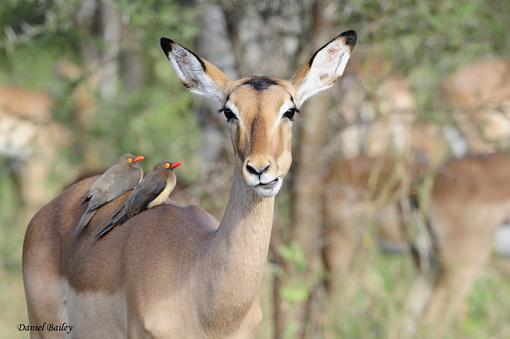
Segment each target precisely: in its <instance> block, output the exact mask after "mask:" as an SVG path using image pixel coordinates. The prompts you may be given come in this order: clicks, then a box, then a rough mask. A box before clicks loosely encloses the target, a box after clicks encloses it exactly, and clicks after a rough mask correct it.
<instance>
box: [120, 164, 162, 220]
mask: <svg viewBox="0 0 510 339" xmlns="http://www.w3.org/2000/svg"><path fill="white" fill-rule="evenodd" d="M165 187H166V177H165V176H164V175H161V174H158V173H156V172H151V173H149V174H148V175H147V176H146V177H145V178H144V179H143V180H142V181H141V182H140V183H139V184H138V185H137V186H136V188H135V189H134V190H133V193H132V195H131V196H130V197H129V204H128V206H127V208H128V209H127V214H128V216H129V217H132V216H134V215H136V214H138V213H140V212H142V211H144V210H145V209H146V208H147V206H148V205H149V204H150V202H151V201H152V200H154V199H156V197H157V196H158V195H159V194H160V193H161V192H162V191H163V190H164V189H165Z"/></svg>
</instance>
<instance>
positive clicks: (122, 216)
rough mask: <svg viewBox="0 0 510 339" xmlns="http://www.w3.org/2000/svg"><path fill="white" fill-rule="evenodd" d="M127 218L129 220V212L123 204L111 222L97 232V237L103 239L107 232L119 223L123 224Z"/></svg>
mask: <svg viewBox="0 0 510 339" xmlns="http://www.w3.org/2000/svg"><path fill="white" fill-rule="evenodd" d="M126 220H127V213H126V210H125V208H124V206H123V207H122V208H121V209H119V210H118V211H117V212H116V213H115V214H114V215H113V216H112V220H111V221H110V223H109V224H108V225H106V226H105V227H103V228H102V229H101V230H100V231H99V232H97V234H96V239H98V240H99V239H101V238H102V237H104V236H105V235H106V233H108V232H110V231H111V230H112V228H114V227H115V226H117V225H120V224H122V223H123V222H124V221H126Z"/></svg>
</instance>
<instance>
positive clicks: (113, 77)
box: [99, 0, 122, 100]
mask: <svg viewBox="0 0 510 339" xmlns="http://www.w3.org/2000/svg"><path fill="white" fill-rule="evenodd" d="M101 9H102V10H101V26H102V42H103V57H102V67H101V76H100V82H99V91H100V93H101V96H102V97H103V98H104V99H107V100H111V99H112V98H114V97H115V96H116V95H117V92H118V87H117V86H118V83H119V52H120V41H121V37H122V23H121V20H120V13H119V10H118V9H117V7H116V3H115V1H114V0H101Z"/></svg>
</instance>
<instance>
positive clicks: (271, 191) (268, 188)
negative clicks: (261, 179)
mask: <svg viewBox="0 0 510 339" xmlns="http://www.w3.org/2000/svg"><path fill="white" fill-rule="evenodd" d="M282 183H283V179H281V178H279V179H278V181H277V182H276V183H275V184H274V185H257V186H252V189H253V190H254V191H255V193H257V195H258V196H259V197H262V198H270V197H274V196H275V195H277V194H278V192H280V189H281V188H282Z"/></svg>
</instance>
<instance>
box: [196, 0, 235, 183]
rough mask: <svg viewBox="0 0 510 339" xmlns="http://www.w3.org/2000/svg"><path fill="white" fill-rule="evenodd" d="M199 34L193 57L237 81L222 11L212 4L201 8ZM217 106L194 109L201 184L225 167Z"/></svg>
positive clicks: (206, 104)
mask: <svg viewBox="0 0 510 339" xmlns="http://www.w3.org/2000/svg"><path fill="white" fill-rule="evenodd" d="M199 29H200V34H199V36H198V40H197V53H198V55H200V56H202V57H203V58H205V59H208V60H211V61H212V62H213V63H214V64H215V65H216V66H218V67H219V68H220V69H221V70H222V71H223V72H225V73H226V74H227V75H228V76H229V77H230V78H231V79H236V78H238V77H239V68H238V65H237V60H236V55H235V54H234V53H233V45H232V41H231V37H230V35H229V32H228V30H227V21H226V17H225V12H224V11H223V9H222V7H221V6H220V5H219V4H216V3H210V4H204V9H203V11H202V13H201V15H200V18H199ZM218 108H219V107H218V103H216V102H212V101H204V103H203V104H202V105H200V106H199V107H197V109H196V115H197V120H198V123H199V126H200V128H201V129H202V133H201V145H202V146H201V148H200V149H201V154H200V155H201V158H202V163H204V164H208V165H207V166H201V170H202V178H203V180H208V179H209V177H210V176H211V175H215V174H217V172H219V173H222V172H224V170H225V165H228V161H227V160H228V157H227V155H228V154H229V152H230V148H231V147H230V145H229V142H228V141H227V140H229V138H227V137H226V134H227V133H226V132H227V130H226V128H225V127H224V124H223V117H222V116H221V115H220V114H218Z"/></svg>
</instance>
